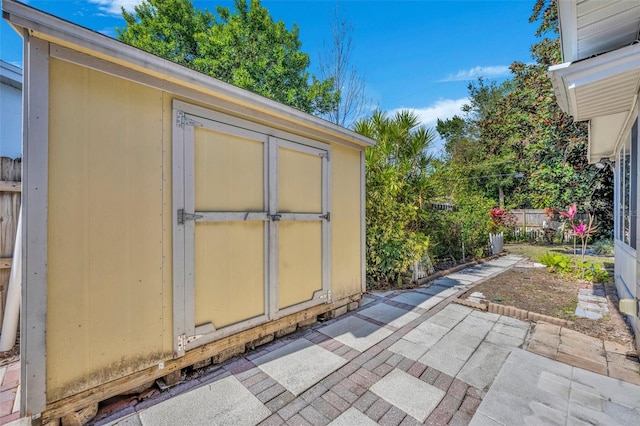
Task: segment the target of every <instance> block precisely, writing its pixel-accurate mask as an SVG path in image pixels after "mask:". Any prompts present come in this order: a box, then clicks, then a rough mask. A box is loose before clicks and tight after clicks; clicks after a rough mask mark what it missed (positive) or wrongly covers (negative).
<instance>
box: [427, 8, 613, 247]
mask: <svg viewBox="0 0 640 426" xmlns="http://www.w3.org/2000/svg"><path fill="white" fill-rule="evenodd" d="M531 20H532V21H538V22H540V29H539V30H538V33H537V35H538V36H540V37H545V36H546V37H548V38H543V39H542V40H541V41H540V42H539V43H537V44H536V45H534V46H532V54H533V58H534V60H535V63H533V64H524V63H521V62H514V63H513V64H512V65H511V67H510V69H511V78H510V79H509V80H507V81H505V82H503V83H502V84H497V83H487V82H485V81H483V80H482V79H480V80H479V81H477V82H476V83H473V84H470V85H469V98H470V101H469V104H468V105H467V106H466V107H465V108H464V111H465V113H464V115H463V116H459V117H454V118H452V119H449V120H446V121H439V122H438V126H437V129H438V131H439V133H440V135H441V136H442V137H443V138H444V139H445V140H446V143H445V150H446V155H445V158H444V162H443V164H442V167H441V169H442V172H441V173H442V174H444V175H446V176H447V177H448V179H447V180H445V179H443V180H445V181H448V182H451V183H450V185H449V187H450V188H451V190H452V191H453V192H458V191H461V190H466V191H473V192H476V193H481V194H483V195H484V196H485V197H487V198H496V197H497V198H498V200H499V204H500V206H501V207H503V205H504V204H506V207H518V208H539V209H542V208H545V207H548V206H565V205H569V204H571V203H572V202H574V201H575V200H582V203H583V205H584V208H585V210H587V211H589V212H591V213H592V214H593V215H595V216H596V217H597V219H598V223H599V230H600V231H601V232H602V233H603V234H605V235H606V234H608V233H609V232H610V230H611V229H612V228H613V216H612V213H611V212H613V207H612V206H613V185H612V179H613V175H612V173H611V171H610V170H608V169H607V168H605V169H603V170H598V169H596V168H595V167H594V166H592V165H589V164H588V162H587V158H586V153H587V143H588V129H587V125H586V123H584V122H579V123H578V122H575V121H573V119H572V118H571V117H570V116H568V115H567V114H565V113H564V112H562V111H561V110H560V108H559V107H558V105H557V103H556V98H555V94H554V91H553V87H552V85H551V81H550V80H549V78H548V76H547V70H548V67H549V65H551V64H556V63H559V62H560V60H561V59H560V49H559V40H558V36H557V10H556V2H555V1H553V0H539V1H537V2H536V4H535V7H534V10H533V14H532V16H531ZM516 173H518V174H522V175H523V176H524V178H523V179H516V178H514V175H515V174H516Z"/></svg>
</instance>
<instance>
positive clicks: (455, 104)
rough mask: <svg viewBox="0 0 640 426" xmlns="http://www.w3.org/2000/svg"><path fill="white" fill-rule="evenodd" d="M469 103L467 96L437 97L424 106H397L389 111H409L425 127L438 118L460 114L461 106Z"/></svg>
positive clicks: (391, 114)
mask: <svg viewBox="0 0 640 426" xmlns="http://www.w3.org/2000/svg"><path fill="white" fill-rule="evenodd" d="M468 103H469V98H461V99H439V100H437V101H436V102H435V103H434V104H433V105H430V106H427V107H424V108H397V109H394V110H392V111H390V112H389V115H390V116H393V115H394V114H395V113H396V112H398V111H407V110H408V111H411V112H413V113H414V114H416V115H417V116H418V117H419V118H420V122H421V123H422V124H423V125H424V126H427V127H434V128H435V126H436V123H437V121H438V119H440V120H446V119H447V118H451V117H453V116H454V115H456V114H461V112H462V106H463V105H465V104H468Z"/></svg>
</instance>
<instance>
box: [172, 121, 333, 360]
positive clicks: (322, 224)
mask: <svg viewBox="0 0 640 426" xmlns="http://www.w3.org/2000/svg"><path fill="white" fill-rule="evenodd" d="M174 116H175V123H176V124H175V126H174V132H173V137H174V141H173V207H174V232H173V236H174V266H173V267H174V274H173V275H174V285H173V288H174V296H173V302H174V333H175V334H174V336H175V339H174V354H175V356H176V357H178V356H182V355H183V354H184V352H185V351H186V350H188V349H190V348H193V347H196V346H199V345H202V344H205V343H208V342H211V341H213V340H216V339H219V338H221V337H224V336H227V335H230V334H233V333H236V332H238V331H241V330H243V329H247V328H250V327H252V326H255V325H258V324H261V323H264V322H266V321H268V320H269V319H274V318H277V317H279V316H282V315H286V314H288V313H290V312H292V311H295V310H299V309H303V308H305V307H307V306H312V305H314V304H318V303H323V302H327V301H329V300H330V291H329V276H330V272H329V219H330V214H329V210H328V207H329V196H328V185H329V151H328V149H326V150H323V149H319V148H318V147H310V146H306V145H301V144H297V143H293V142H289V141H285V140H280V139H276V138H271V137H268V136H267V135H265V134H263V133H260V132H256V131H252V130H248V129H243V128H240V127H236V126H231V125H228V124H224V123H220V122H218V121H214V120H211V119H207V118H203V117H199V116H196V115H190V114H186V113H184V112H182V111H179V110H174Z"/></svg>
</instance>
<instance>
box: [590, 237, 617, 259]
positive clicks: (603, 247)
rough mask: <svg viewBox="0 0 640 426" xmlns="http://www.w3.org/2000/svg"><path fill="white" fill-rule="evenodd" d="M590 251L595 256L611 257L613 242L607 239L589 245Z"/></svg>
mask: <svg viewBox="0 0 640 426" xmlns="http://www.w3.org/2000/svg"><path fill="white" fill-rule="evenodd" d="M591 249H592V250H593V252H594V253H595V254H599V255H604V256H613V240H612V239H609V238H603V239H601V240H598V241H596V242H595V243H593V244H592V245H591Z"/></svg>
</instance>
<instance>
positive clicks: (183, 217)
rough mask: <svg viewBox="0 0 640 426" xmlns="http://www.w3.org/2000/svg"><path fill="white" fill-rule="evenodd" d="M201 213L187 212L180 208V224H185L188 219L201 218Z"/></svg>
mask: <svg viewBox="0 0 640 426" xmlns="http://www.w3.org/2000/svg"><path fill="white" fill-rule="evenodd" d="M202 217H203V216H202V215H201V214H194V213H185V212H184V209H178V225H184V224H185V222H186V221H187V220H196V219H201V218H202Z"/></svg>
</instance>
